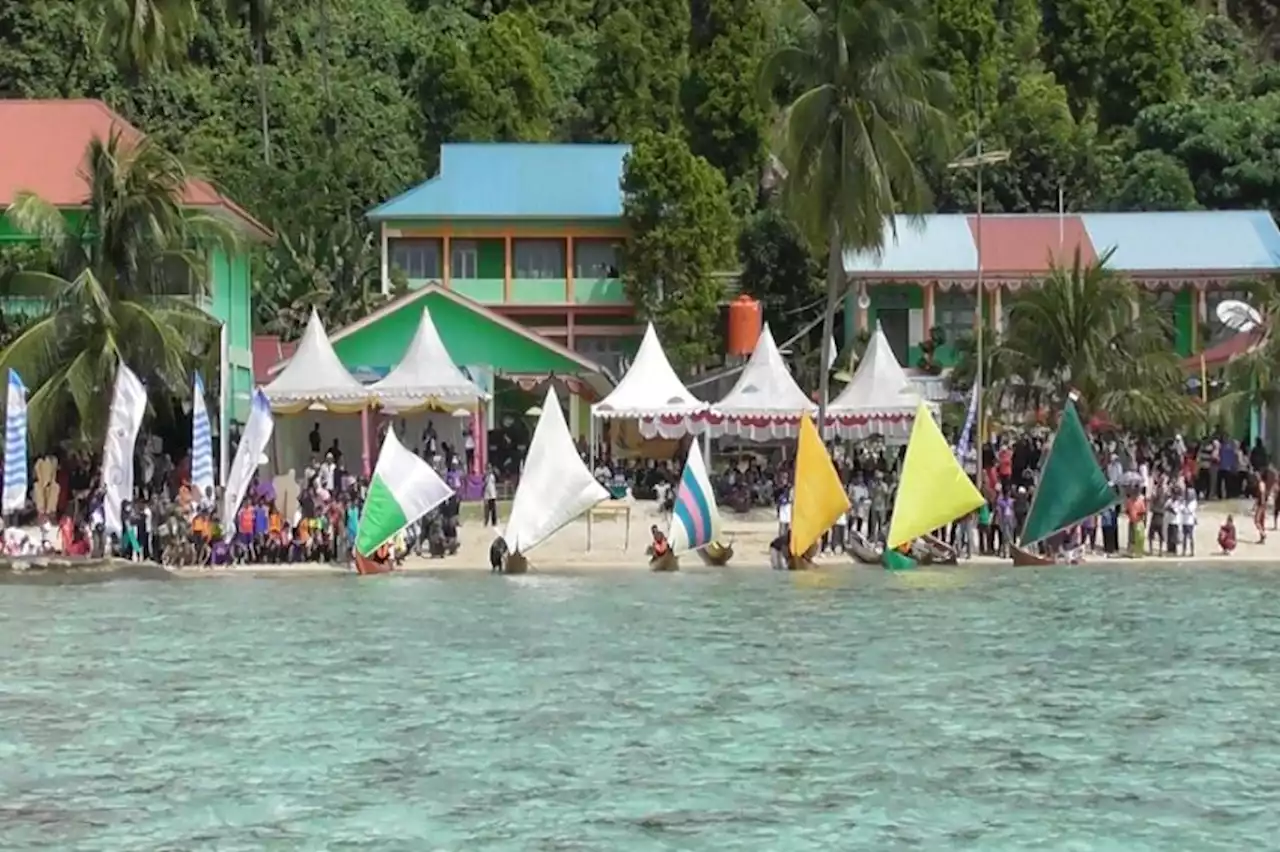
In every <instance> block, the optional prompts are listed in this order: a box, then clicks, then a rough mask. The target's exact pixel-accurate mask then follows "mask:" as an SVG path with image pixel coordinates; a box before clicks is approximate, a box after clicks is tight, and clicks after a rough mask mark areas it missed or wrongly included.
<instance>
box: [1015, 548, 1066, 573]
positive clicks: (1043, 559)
mask: <svg viewBox="0 0 1280 852" xmlns="http://www.w3.org/2000/svg"><path fill="white" fill-rule="evenodd" d="M1009 553H1010V555H1011V556H1012V557H1013V564H1014V565H1016V566H1018V567H1022V568H1025V567H1030V566H1033V565H1053V564H1055V563H1056V560H1055V559H1054V558H1053V557H1052V556H1042V555H1040V554H1039V553H1035V552H1034V551H1031V550H1027V549H1025V548H1022V547H1019V546H1018V545H1016V544H1010V545H1009Z"/></svg>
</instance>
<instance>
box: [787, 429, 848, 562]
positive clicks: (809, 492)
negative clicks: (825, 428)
mask: <svg viewBox="0 0 1280 852" xmlns="http://www.w3.org/2000/svg"><path fill="white" fill-rule="evenodd" d="M797 443H798V447H797V448H796V486H795V499H794V500H792V502H791V553H792V555H793V556H799V555H801V554H802V553H804V552H805V551H806V550H808V549H809V548H810V547H812V546H813V544H814V542H816V541H817V540H818V539H820V538H822V534H823V533H824V532H826V531H827V530H829V529H831V526H832V524H834V523H835V522H836V518H838V517H840V516H841V515H842V514H844V513H845V512H847V511H849V496H848V495H847V494H845V493H844V486H843V485H841V484H840V474H838V473H836V466H835V465H834V464H832V463H831V456H829V455H827V448H826V447H824V446H823V445H822V438H821V437H820V436H819V435H818V427H817V426H814V425H813V421H812V420H810V419H809V415H807V414H806V415H804V416H802V417H801V418H800V440H799V441H798V442H797Z"/></svg>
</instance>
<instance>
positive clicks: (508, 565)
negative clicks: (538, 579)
mask: <svg viewBox="0 0 1280 852" xmlns="http://www.w3.org/2000/svg"><path fill="white" fill-rule="evenodd" d="M528 572H529V560H528V558H527V557H526V556H525V555H524V554H523V553H508V554H507V557H506V559H504V560H503V562H502V573H503V574H527V573H528Z"/></svg>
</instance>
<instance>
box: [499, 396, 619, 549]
mask: <svg viewBox="0 0 1280 852" xmlns="http://www.w3.org/2000/svg"><path fill="white" fill-rule="evenodd" d="M608 499H609V492H608V491H606V490H605V487H604V486H603V485H601V484H600V483H599V482H597V481H596V478H595V476H593V475H592V473H591V471H590V470H588V469H587V464H586V462H584V461H583V460H582V456H581V455H579V454H578V448H577V447H576V446H575V445H574V443H573V436H572V435H570V434H569V424H568V423H566V422H565V419H564V412H563V411H562V410H561V408H560V399H559V397H557V396H556V390H555V387H549V388H547V396H546V399H545V400H544V401H543V403H542V413H541V414H540V415H538V425H537V426H535V427H534V430H533V440H531V441H530V442H529V451H528V453H527V454H526V455H525V460H524V469H523V470H521V472H520V482H519V484H518V485H517V486H516V496H515V498H514V499H513V500H512V502H511V515H510V517H509V518H508V519H507V526H506V530H505V531H504V534H503V539H504V540H505V541H506V544H507V553H506V556H505V557H504V558H503V560H502V573H504V574H524V573H526V572H528V570H529V558H528V557H529V552H530V551H531V550H533V549H534V548H535V547H537V546H538V545H540V544H542V543H543V542H544V541H546V540H547V539H549V538H550V537H551V536H553V535H555V534H556V532H558V531H559V530H560V528H561V527H563V526H565V525H566V524H568V523H570V522H572V521H574V520H577V519H578V518H579V517H580V516H581V515H582V514H583V513H585V512H588V511H590V510H591V509H592V508H593V507H594V506H596V505H598V504H600V503H603V502H604V501H605V500H608Z"/></svg>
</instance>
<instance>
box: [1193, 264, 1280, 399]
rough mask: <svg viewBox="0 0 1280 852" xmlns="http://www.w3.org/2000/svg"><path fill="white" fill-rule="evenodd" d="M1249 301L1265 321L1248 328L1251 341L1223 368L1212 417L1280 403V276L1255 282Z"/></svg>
mask: <svg viewBox="0 0 1280 852" xmlns="http://www.w3.org/2000/svg"><path fill="white" fill-rule="evenodd" d="M1248 300H1249V304H1250V305H1251V306H1252V307H1253V309H1254V310H1256V311H1257V312H1258V316H1259V318H1260V319H1261V320H1262V322H1261V323H1259V325H1258V327H1257V328H1252V329H1248V330H1247V333H1248V334H1250V335H1251V338H1250V343H1249V345H1247V346H1244V347H1242V351H1241V352H1240V353H1239V354H1237V355H1235V356H1234V357H1232V358H1231V359H1230V360H1229V361H1228V362H1227V364H1226V366H1225V367H1224V368H1223V369H1222V370H1221V374H1222V379H1223V382H1222V391H1221V392H1220V393H1219V394H1217V395H1216V396H1215V398H1214V399H1213V400H1212V401H1211V403H1210V406H1209V414H1210V417H1211V419H1213V420H1214V421H1216V422H1218V423H1222V422H1228V421H1230V420H1231V419H1232V418H1233V417H1235V416H1236V415H1237V414H1238V413H1239V412H1240V411H1241V410H1243V409H1247V408H1262V409H1264V410H1270V409H1271V407H1272V406H1274V405H1276V404H1280V337H1277V334H1276V332H1277V330H1278V329H1280V277H1271V278H1268V279H1266V280H1264V281H1257V282H1253V283H1252V284H1250V285H1249V287H1248Z"/></svg>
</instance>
